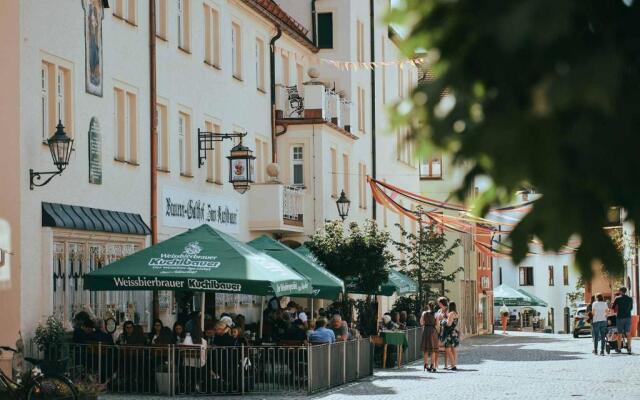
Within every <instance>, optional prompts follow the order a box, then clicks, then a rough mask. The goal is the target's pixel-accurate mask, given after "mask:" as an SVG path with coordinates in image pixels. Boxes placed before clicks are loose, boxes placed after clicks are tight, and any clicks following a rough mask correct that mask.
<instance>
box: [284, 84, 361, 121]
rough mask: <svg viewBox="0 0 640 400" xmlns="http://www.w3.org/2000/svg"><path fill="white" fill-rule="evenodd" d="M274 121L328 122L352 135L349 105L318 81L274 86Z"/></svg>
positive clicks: (345, 100) (336, 93)
mask: <svg viewBox="0 0 640 400" xmlns="http://www.w3.org/2000/svg"><path fill="white" fill-rule="evenodd" d="M276 119H277V120H278V124H279V125H290V124H304V123H314V124H316V123H327V124H330V125H333V126H335V127H336V128H338V129H340V130H344V131H346V132H351V102H350V101H349V100H347V99H346V98H344V97H343V96H341V95H340V93H338V92H336V91H335V90H334V89H327V88H326V87H325V85H324V84H322V83H321V82H316V81H311V82H306V83H305V84H304V85H302V90H300V87H299V86H298V85H294V86H283V85H276Z"/></svg>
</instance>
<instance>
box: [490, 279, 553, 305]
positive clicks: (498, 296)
mask: <svg viewBox="0 0 640 400" xmlns="http://www.w3.org/2000/svg"><path fill="white" fill-rule="evenodd" d="M493 304H494V305H495V306H501V305H503V304H504V305H507V306H516V307H517V306H540V307H547V303H546V302H545V301H544V300H542V299H540V298H538V297H536V296H534V295H532V294H530V293H528V292H526V291H524V290H522V289H517V290H516V289H514V288H512V287H511V286H507V285H504V284H502V285H500V286H498V287H497V288H495V289H493Z"/></svg>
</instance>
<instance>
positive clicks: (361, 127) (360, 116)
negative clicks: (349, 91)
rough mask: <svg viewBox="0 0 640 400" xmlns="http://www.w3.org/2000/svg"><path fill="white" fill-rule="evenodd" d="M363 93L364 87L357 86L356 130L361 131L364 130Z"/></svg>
mask: <svg viewBox="0 0 640 400" xmlns="http://www.w3.org/2000/svg"><path fill="white" fill-rule="evenodd" d="M365 101H366V100H365V93H364V89H363V88H361V87H360V86H358V130H359V131H360V132H362V133H364V131H365V124H366V119H365V107H366V105H365Z"/></svg>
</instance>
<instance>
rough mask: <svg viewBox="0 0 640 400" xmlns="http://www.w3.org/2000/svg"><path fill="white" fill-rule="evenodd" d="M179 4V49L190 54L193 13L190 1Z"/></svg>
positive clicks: (179, 2) (181, 0)
mask: <svg viewBox="0 0 640 400" xmlns="http://www.w3.org/2000/svg"><path fill="white" fill-rule="evenodd" d="M176 1H177V2H178V48H180V49H182V50H184V51H186V52H189V51H190V50H191V49H190V45H191V25H190V24H191V11H190V9H189V0H176Z"/></svg>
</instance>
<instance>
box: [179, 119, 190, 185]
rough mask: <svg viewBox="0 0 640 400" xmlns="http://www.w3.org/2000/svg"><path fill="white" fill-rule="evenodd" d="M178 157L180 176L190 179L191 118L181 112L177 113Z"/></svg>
mask: <svg viewBox="0 0 640 400" xmlns="http://www.w3.org/2000/svg"><path fill="white" fill-rule="evenodd" d="M178 157H179V162H180V175H182V176H186V177H192V174H191V164H192V162H191V116H190V115H189V114H187V113H186V112H182V111H181V112H179V113H178Z"/></svg>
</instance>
